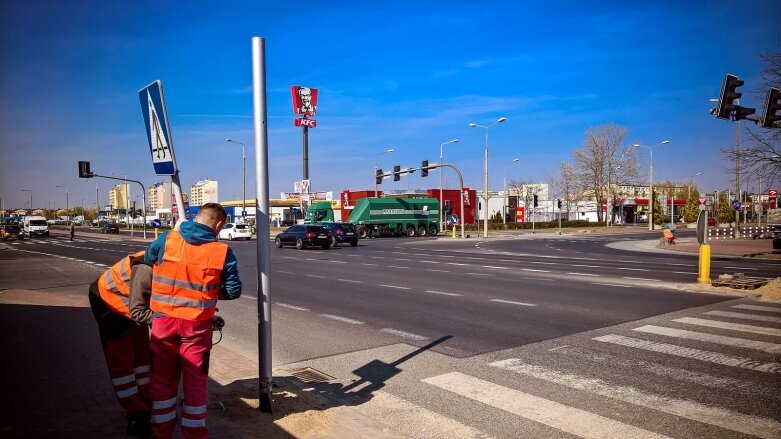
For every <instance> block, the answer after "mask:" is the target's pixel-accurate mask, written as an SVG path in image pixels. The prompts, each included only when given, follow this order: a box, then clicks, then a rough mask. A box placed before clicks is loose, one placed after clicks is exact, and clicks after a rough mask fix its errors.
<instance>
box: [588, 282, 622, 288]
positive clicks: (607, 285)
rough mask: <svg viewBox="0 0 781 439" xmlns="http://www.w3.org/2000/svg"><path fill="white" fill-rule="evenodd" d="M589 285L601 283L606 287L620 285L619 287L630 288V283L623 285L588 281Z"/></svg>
mask: <svg viewBox="0 0 781 439" xmlns="http://www.w3.org/2000/svg"><path fill="white" fill-rule="evenodd" d="M589 283H590V284H591V285H603V286H606V287H620V288H632V285H623V284H601V283H596V282H589Z"/></svg>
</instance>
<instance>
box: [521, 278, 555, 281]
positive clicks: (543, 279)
mask: <svg viewBox="0 0 781 439" xmlns="http://www.w3.org/2000/svg"><path fill="white" fill-rule="evenodd" d="M518 279H523V280H533V281H538V282H553V279H545V278H541V277H519V278H518Z"/></svg>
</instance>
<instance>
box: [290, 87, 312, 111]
mask: <svg viewBox="0 0 781 439" xmlns="http://www.w3.org/2000/svg"><path fill="white" fill-rule="evenodd" d="M290 94H291V95H292V97H293V112H294V113H295V114H300V115H302V116H314V115H315V113H316V112H317V89H316V88H309V87H301V86H298V85H292V86H290Z"/></svg>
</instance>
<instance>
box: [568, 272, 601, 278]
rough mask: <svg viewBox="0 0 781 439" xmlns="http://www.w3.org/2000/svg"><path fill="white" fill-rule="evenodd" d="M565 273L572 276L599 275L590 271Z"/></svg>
mask: <svg viewBox="0 0 781 439" xmlns="http://www.w3.org/2000/svg"><path fill="white" fill-rule="evenodd" d="M567 274H571V275H573V276H594V277H597V276H599V275H598V274H592V273H571V272H570V273H567Z"/></svg>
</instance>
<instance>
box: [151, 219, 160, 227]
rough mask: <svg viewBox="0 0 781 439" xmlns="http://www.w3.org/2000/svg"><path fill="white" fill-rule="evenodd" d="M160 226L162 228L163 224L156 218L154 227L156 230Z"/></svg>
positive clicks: (153, 222)
mask: <svg viewBox="0 0 781 439" xmlns="http://www.w3.org/2000/svg"><path fill="white" fill-rule="evenodd" d="M160 226H161V223H160V220H159V219H157V218H155V219H153V220H152V227H154V228H155V229H156V228H158V227H160Z"/></svg>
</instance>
